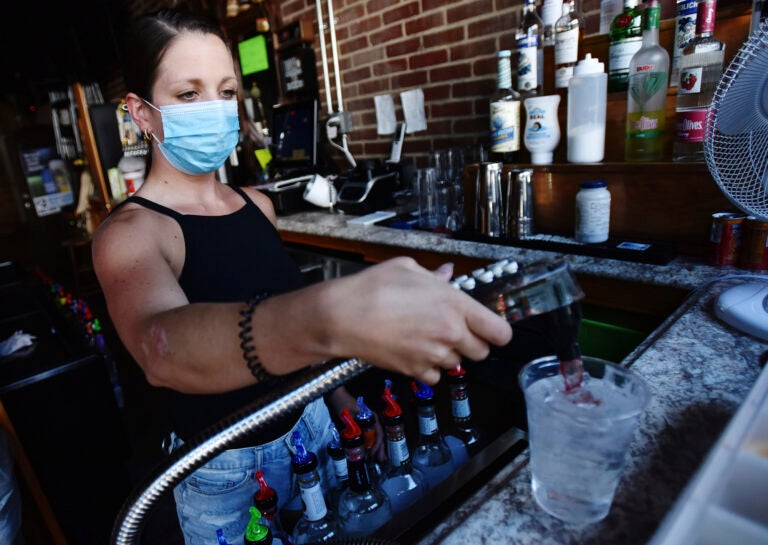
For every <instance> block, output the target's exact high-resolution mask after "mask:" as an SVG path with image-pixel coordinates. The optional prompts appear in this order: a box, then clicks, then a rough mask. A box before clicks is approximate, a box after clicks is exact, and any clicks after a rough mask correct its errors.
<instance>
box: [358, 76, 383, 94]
mask: <svg viewBox="0 0 768 545" xmlns="http://www.w3.org/2000/svg"><path fill="white" fill-rule="evenodd" d="M358 89H359V91H360V94H361V95H374V94H375V95H380V94H382V93H383V92H384V91H389V89H390V88H389V81H387V79H386V78H377V79H372V80H368V81H364V82H361V83H359V84H358Z"/></svg>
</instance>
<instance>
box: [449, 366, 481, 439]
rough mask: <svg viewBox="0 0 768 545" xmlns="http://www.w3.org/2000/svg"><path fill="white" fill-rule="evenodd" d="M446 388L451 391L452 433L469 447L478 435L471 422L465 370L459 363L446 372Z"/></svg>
mask: <svg viewBox="0 0 768 545" xmlns="http://www.w3.org/2000/svg"><path fill="white" fill-rule="evenodd" d="M447 374H448V386H449V388H450V390H451V417H452V418H453V428H454V430H453V431H454V433H455V434H456V435H457V437H458V438H459V439H461V440H462V441H464V444H465V445H467V447H469V446H470V445H474V444H476V443H477V441H478V438H479V434H478V431H477V428H476V427H475V425H474V423H473V422H472V407H471V406H470V403H469V389H468V388H467V370H466V369H464V368H463V367H462V366H461V363H459V364H457V365H456V367H454V368H453V369H450V370H449V371H448V373H447Z"/></svg>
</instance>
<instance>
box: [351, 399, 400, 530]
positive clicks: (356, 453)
mask: <svg viewBox="0 0 768 545" xmlns="http://www.w3.org/2000/svg"><path fill="white" fill-rule="evenodd" d="M340 418H341V420H342V422H344V424H345V428H344V430H343V431H342V432H341V444H342V445H343V446H344V452H345V454H346V456H347V468H348V469H349V487H348V488H347V489H346V490H344V491H342V493H341V497H340V498H339V520H340V521H341V527H342V530H343V532H344V534H345V535H346V536H348V537H353V538H354V537H366V536H369V535H371V534H372V533H373V532H375V531H376V530H377V529H378V528H380V527H381V526H382V525H384V523H386V522H387V521H388V520H389V519H390V518H392V503H391V502H390V500H389V497H388V496H387V495H386V493H385V492H384V490H382V488H381V486H379V485H378V484H377V483H374V482H372V481H371V478H370V476H369V474H368V466H367V464H366V463H365V447H364V446H363V432H362V430H361V429H360V426H358V425H357V422H356V421H355V419H354V418H353V417H352V414H351V413H350V412H349V409H346V408H345V409H344V410H342V411H341V415H340Z"/></svg>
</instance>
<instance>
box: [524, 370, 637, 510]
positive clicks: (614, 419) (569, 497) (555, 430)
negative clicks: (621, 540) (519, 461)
mask: <svg viewBox="0 0 768 545" xmlns="http://www.w3.org/2000/svg"><path fill="white" fill-rule="evenodd" d="M582 360H583V363H584V377H583V381H582V384H581V386H580V387H578V388H577V389H576V390H575V391H573V392H571V393H568V394H566V393H564V379H563V377H562V375H560V373H559V367H560V364H559V362H558V360H557V358H556V357H554V356H548V357H544V358H540V359H537V360H534V361H532V362H529V363H528V364H526V365H525V367H523V369H522V370H521V371H520V376H519V380H520V386H521V387H522V390H523V393H524V395H525V406H526V411H527V413H528V440H529V444H530V449H531V485H532V488H533V497H534V498H535V499H536V503H538V504H539V506H540V507H541V508H542V509H544V510H545V511H546V512H547V513H549V514H550V515H552V516H554V517H557V518H559V519H561V520H564V521H566V522H569V523H572V524H586V523H589V522H596V521H598V520H601V519H603V518H604V517H605V516H606V515H607V514H608V511H609V510H610V508H611V503H612V502H613V495H614V492H615V491H616V486H617V484H618V482H619V478H620V477H621V472H622V470H623V468H624V464H625V462H626V457H627V453H628V452H629V446H630V444H631V442H632V438H633V435H634V433H635V429H636V428H637V423H638V419H639V416H640V414H641V413H642V412H643V410H644V409H645V406H646V405H647V403H648V400H649V393H648V387H647V386H646V384H645V383H644V382H643V380H642V379H641V378H640V377H639V376H637V375H636V374H634V373H633V372H631V371H630V370H629V369H625V368H624V367H621V366H619V365H616V364H615V363H611V362H608V361H605V360H601V359H598V358H591V357H588V356H585V357H583V358H582Z"/></svg>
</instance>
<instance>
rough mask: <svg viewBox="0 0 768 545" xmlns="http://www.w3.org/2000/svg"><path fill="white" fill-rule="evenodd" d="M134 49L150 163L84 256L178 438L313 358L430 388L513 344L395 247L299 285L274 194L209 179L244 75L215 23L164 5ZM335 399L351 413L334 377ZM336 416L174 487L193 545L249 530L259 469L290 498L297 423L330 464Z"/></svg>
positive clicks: (274, 437) (131, 102)
mask: <svg viewBox="0 0 768 545" xmlns="http://www.w3.org/2000/svg"><path fill="white" fill-rule="evenodd" d="M126 54H127V55H130V58H129V59H128V60H127V64H126V69H127V71H126V83H127V87H128V90H129V91H130V92H129V93H128V94H127V96H126V102H127V106H128V109H129V112H130V114H131V118H132V119H133V120H134V122H135V123H136V124H137V125H138V127H139V128H140V129H141V130H142V131H143V133H144V135H145V137H146V138H147V139H148V140H149V141H150V142H151V148H152V149H151V166H150V169H149V172H148V174H147V176H146V180H145V182H144V184H143V185H142V186H141V188H140V189H139V191H138V192H137V194H136V195H134V196H132V197H130V198H128V199H127V200H126V201H124V202H123V203H122V204H121V205H120V206H118V207H116V208H115V209H114V210H113V212H112V214H111V215H110V216H109V217H108V218H107V220H106V221H104V222H103V223H102V224H101V226H100V227H99V229H98V231H97V232H96V234H95V236H94V241H93V258H94V266H95V269H96V272H97V275H98V278H99V282H100V284H101V286H102V289H103V292H104V295H105V298H106V301H107V306H108V310H109V315H110V317H111V319H112V321H113V323H114V325H115V327H116V329H117V332H118V334H119V335H120V338H121V340H122V341H123V344H124V345H125V346H126V348H127V349H128V350H129V352H130V353H131V355H132V356H133V358H134V359H135V360H136V361H137V362H138V364H139V365H140V366H141V368H142V369H143V371H144V374H145V376H146V378H147V380H148V382H149V383H150V384H152V385H153V386H157V387H162V388H163V389H164V390H163V391H166V392H167V393H168V395H169V396H170V406H171V412H172V414H171V421H172V426H173V429H172V430H169V431H171V432H172V433H171V436H170V437H171V444H170V448H173V446H174V445H178V444H181V442H183V441H184V440H189V439H190V438H192V437H193V436H194V435H196V434H198V433H199V432H201V431H202V430H204V429H205V428H206V427H208V426H210V425H212V424H214V423H216V422H217V421H219V420H220V419H221V418H223V417H225V416H228V415H230V414H232V413H233V412H235V411H237V410H238V409H240V408H242V407H244V406H245V405H247V404H249V403H251V402H253V401H254V400H255V399H258V398H259V396H261V395H263V394H264V393H266V392H268V391H269V390H270V388H273V387H274V383H273V381H272V380H271V379H272V378H273V377H275V376H280V375H286V374H289V373H292V372H296V371H298V370H300V369H302V368H304V367H306V366H308V365H311V364H316V363H318V362H322V361H326V360H328V359H332V358H341V357H352V356H355V357H360V358H362V359H364V360H366V361H368V362H369V363H371V364H373V365H375V366H378V367H381V368H384V369H387V370H390V371H395V372H400V373H403V374H405V375H409V376H413V377H415V378H418V379H420V380H422V381H425V382H427V383H430V384H434V383H436V382H437V381H438V379H439V378H440V372H441V369H449V368H451V367H454V366H455V365H456V364H457V363H458V362H459V361H460V357H461V356H466V357H468V358H471V359H482V358H484V357H485V356H486V354H487V353H488V351H489V343H493V344H498V345H503V344H505V343H507V342H508V341H509V339H510V338H511V329H510V327H509V325H508V324H507V323H506V322H505V321H504V320H502V319H501V318H499V317H498V316H497V315H495V314H494V313H492V312H491V311H489V310H487V309H485V308H484V307H483V306H481V305H480V304H478V303H477V302H475V301H474V300H472V299H471V298H470V297H469V296H467V295H465V294H463V293H461V292H460V291H458V290H455V289H453V288H452V287H450V285H449V283H448V282H447V280H448V279H449V278H450V276H451V274H452V270H451V267H450V265H448V266H444V267H441V269H439V270H437V271H434V272H433V271H428V270H425V269H423V268H421V267H419V266H418V265H417V264H416V263H415V262H414V261H413V260H411V259H408V258H398V259H394V260H390V261H388V262H385V263H382V264H379V265H376V266H372V267H369V268H368V269H366V270H365V271H363V272H361V273H358V274H355V275H351V276H347V277H344V278H340V279H336V280H331V281H328V282H324V283H321V284H316V285H313V286H309V287H302V285H301V278H300V274H299V271H298V268H297V266H296V265H295V263H294V262H293V261H292V260H291V259H290V258H289V257H288V256H287V254H285V253H284V250H283V247H282V243H281V240H280V236H279V233H278V231H277V229H276V218H275V213H274V210H273V208H272V205H271V202H270V200H269V199H268V198H267V197H266V196H265V195H262V194H261V193H259V192H257V191H255V190H253V189H250V188H238V187H234V186H229V185H225V184H222V183H219V182H218V181H217V179H216V177H215V172H216V170H217V169H218V168H219V167H220V166H221V165H222V164H223V163H224V161H225V160H226V159H227V157H228V156H229V154H230V153H231V152H232V150H233V149H234V147H235V145H236V143H237V139H238V129H239V125H238V116H237V111H238V110H237V108H238V105H237V92H238V85H239V81H238V78H237V76H236V74H235V69H234V62H233V58H232V55H231V53H230V51H229V49H228V47H227V45H226V44H225V42H224V40H223V39H222V37H221V35H220V33H219V31H218V29H217V27H216V26H214V25H212V24H210V23H208V22H206V21H202V20H199V19H197V18H193V17H191V16H189V15H187V14H184V13H181V12H177V11H161V12H158V13H156V14H153V15H151V16H146V17H143V18H142V19H140V20H139V21H138V23H137V25H136V30H135V32H134V34H133V38H132V39H131V41H130V42H129V46H128V47H127V48H126ZM329 399H330V401H331V403H332V404H333V410H340V409H341V408H342V407H344V406H348V407H349V408H350V409H353V412H355V411H356V410H357V408H356V406H355V405H354V399H353V398H351V396H349V394H347V393H345V392H344V390H343V389H339V390H337V391H336V392H334V393H333V394H331V395H330V396H329ZM329 421H330V420H329V413H328V409H327V408H326V406H325V403H324V401H323V400H322V399H319V400H317V401H314V402H312V403H310V404H309V405H308V406H307V407H306V409H305V410H304V411H303V412H302V413H301V414H296V415H291V416H290V417H289V418H284V419H281V422H278V423H275V424H273V425H272V426H271V427H270V428H269V429H266V430H263V431H261V432H259V434H258V436H257V437H252V438H249V440H248V442H247V443H248V444H243V445H237V446H238V447H242V448H234V449H232V450H228V451H226V452H224V453H223V454H221V455H220V456H218V457H217V458H215V459H214V460H212V461H211V462H209V463H208V464H206V465H205V466H203V467H202V468H200V469H199V470H197V471H196V472H195V473H194V474H193V475H191V476H190V477H189V478H187V479H186V480H185V481H184V482H183V483H181V484H180V485H178V486H177V487H176V489H175V490H174V497H175V499H176V503H177V512H178V515H179V520H180V523H181V527H182V530H183V532H184V535H185V539H186V541H187V543H215V542H216V541H215V539H216V530H217V529H222V530H223V532H224V535H225V536H226V538H227V539H228V540H229V541H230V542H234V543H236V542H238V541H242V536H243V532H244V531H245V528H246V525H247V523H248V518H249V513H248V507H249V506H250V505H251V501H252V496H253V493H254V492H255V491H256V490H257V487H258V483H257V482H256V481H255V479H254V478H253V476H254V473H255V471H256V470H258V469H262V470H263V471H264V474H265V475H266V476H267V478H268V480H269V482H270V485H271V486H273V487H274V488H276V489H277V491H278V498H279V499H280V503H281V506H285V507H288V508H294V509H300V502H299V501H298V489H297V488H296V486H295V481H294V480H293V479H291V476H290V449H291V448H292V445H291V442H290V437H291V432H292V431H293V430H298V431H299V432H300V433H301V435H302V438H303V440H304V445H305V446H306V448H307V449H308V450H311V451H313V452H315V453H316V454H317V455H318V457H320V458H321V460H324V459H325V457H326V456H325V445H326V444H327V442H328V441H329V440H330V436H329V435H328V423H329ZM322 465H323V464H322V463H321V467H322ZM327 475H333V473H332V471H328V472H327Z"/></svg>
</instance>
